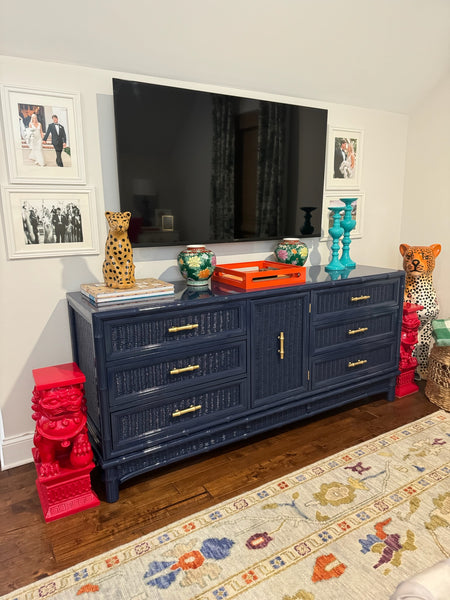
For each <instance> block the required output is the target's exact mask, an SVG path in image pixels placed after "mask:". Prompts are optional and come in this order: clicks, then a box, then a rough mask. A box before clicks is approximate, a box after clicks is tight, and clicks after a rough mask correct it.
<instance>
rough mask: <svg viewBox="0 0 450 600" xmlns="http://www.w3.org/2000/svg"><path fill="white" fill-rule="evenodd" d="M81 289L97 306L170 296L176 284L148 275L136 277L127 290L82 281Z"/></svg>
mask: <svg viewBox="0 0 450 600" xmlns="http://www.w3.org/2000/svg"><path fill="white" fill-rule="evenodd" d="M80 291H81V293H82V294H83V296H84V297H85V298H86V299H87V300H89V302H91V303H92V304H95V306H104V305H106V304H112V303H114V302H135V301H136V300H148V299H149V298H154V297H156V296H169V295H170V294H173V293H174V286H173V284H172V283H167V282H166V281H161V280H160V279H154V278H153V277H147V278H146V279H136V282H135V284H134V285H133V287H131V288H127V289H125V290H120V289H117V288H110V287H107V286H106V285H105V284H104V283H82V284H81V286H80Z"/></svg>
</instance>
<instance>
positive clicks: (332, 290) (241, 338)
mask: <svg viewBox="0 0 450 600" xmlns="http://www.w3.org/2000/svg"><path fill="white" fill-rule="evenodd" d="M333 277H334V276H333ZM333 277H332V276H330V274H328V273H327V272H326V271H325V269H324V267H319V266H318V267H308V268H307V273H306V282H305V283H303V284H300V285H294V286H285V287H283V288H275V289H266V290H259V291H251V292H244V291H240V290H238V289H233V288H228V289H225V288H223V286H222V287H220V286H217V285H215V284H214V283H213V284H212V285H211V287H210V288H208V289H206V290H195V289H193V288H186V286H185V285H184V283H181V282H180V283H177V284H176V287H175V294H174V295H173V296H166V297H159V298H153V299H151V300H149V301H142V300H141V301H138V302H134V303H131V302H130V303H119V304H113V305H111V306H102V307H100V308H97V307H95V306H93V305H91V304H90V303H89V301H88V300H86V299H85V298H84V297H83V296H82V295H81V293H79V292H75V293H69V294H68V295H67V299H68V306H69V316H70V324H71V334H72V347H73V360H74V361H75V362H76V363H77V364H78V366H79V367H80V369H81V370H82V371H83V373H84V374H85V376H86V383H85V394H86V403H87V410H88V426H89V434H90V439H91V442H92V446H93V450H94V454H95V458H96V462H97V464H98V465H99V466H100V467H101V469H102V471H103V476H104V481H105V485H106V498H107V500H108V501H109V502H115V501H116V500H117V499H118V497H119V485H120V483H121V482H123V481H125V480H127V479H129V478H130V477H133V476H135V475H139V474H141V473H143V472H145V471H150V470H152V469H156V468H158V467H160V466H162V465H167V464H169V463H172V462H174V461H177V460H181V459H184V458H186V457H189V456H193V455H196V454H199V453H202V452H206V451H208V450H210V449H212V448H217V447H219V446H223V445H225V444H228V443H230V442H233V441H237V440H242V439H244V438H247V437H249V436H251V435H254V434H257V433H261V432H263V431H268V430H270V429H273V428H275V427H277V426H280V425H284V424H286V423H291V422H294V421H298V420H300V419H302V418H305V417H307V416H310V415H314V414H317V413H320V412H323V411H326V410H328V409H331V408H333V407H337V406H341V405H344V404H347V403H349V402H353V401H356V400H358V399H361V398H364V397H367V396H370V395H373V394H376V393H380V392H383V393H385V394H386V396H387V399H388V400H393V399H394V397H395V383H396V377H397V374H398V362H399V343H400V331H401V321H402V308H403V286H404V272H403V271H393V270H390V269H381V268H377V267H368V266H358V267H356V268H355V269H353V270H352V271H350V272H349V273H348V272H345V274H344V275H338V276H337V278H336V279H333Z"/></svg>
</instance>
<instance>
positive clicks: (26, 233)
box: [1, 186, 99, 259]
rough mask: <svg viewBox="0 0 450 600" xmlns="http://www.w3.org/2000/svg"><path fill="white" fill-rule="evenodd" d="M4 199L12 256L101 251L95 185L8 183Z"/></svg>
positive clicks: (7, 238)
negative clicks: (76, 186) (29, 186)
mask: <svg viewBox="0 0 450 600" xmlns="http://www.w3.org/2000/svg"><path fill="white" fill-rule="evenodd" d="M1 199H2V210H3V218H4V225H5V233H6V242H7V249H8V257H9V258H10V259H16V258H44V257H47V256H71V255H74V254H98V253H99V245H98V229H97V209H96V203H95V198H94V190H93V189H91V188H87V187H86V188H81V189H69V188H67V187H62V188H56V187H51V188H42V189H37V188H34V189H32V190H31V189H29V188H25V187H15V186H9V187H7V186H5V187H3V188H2V198H1Z"/></svg>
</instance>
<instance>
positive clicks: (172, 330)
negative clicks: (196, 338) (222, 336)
mask: <svg viewBox="0 0 450 600" xmlns="http://www.w3.org/2000/svg"><path fill="white" fill-rule="evenodd" d="M197 328H198V323H190V324H189V325H181V326H180V327H169V333H176V332H177V331H187V330H189V329H197Z"/></svg>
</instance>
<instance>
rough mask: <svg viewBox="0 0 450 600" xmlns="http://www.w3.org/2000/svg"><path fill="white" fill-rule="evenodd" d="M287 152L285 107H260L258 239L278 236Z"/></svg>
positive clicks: (266, 105)
mask: <svg viewBox="0 0 450 600" xmlns="http://www.w3.org/2000/svg"><path fill="white" fill-rule="evenodd" d="M285 152H286V106H285V105H284V104H276V103H272V102H261V103H260V115H259V132H258V175H257V177H258V181H257V185H258V188H257V209H256V212H257V227H258V233H259V235H260V236H263V237H267V236H277V235H279V234H280V231H281V223H282V218H283V215H282V211H281V206H282V202H281V200H282V195H283V174H284V162H285Z"/></svg>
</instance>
